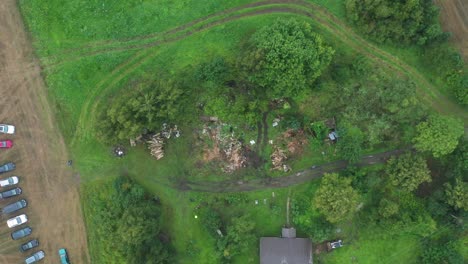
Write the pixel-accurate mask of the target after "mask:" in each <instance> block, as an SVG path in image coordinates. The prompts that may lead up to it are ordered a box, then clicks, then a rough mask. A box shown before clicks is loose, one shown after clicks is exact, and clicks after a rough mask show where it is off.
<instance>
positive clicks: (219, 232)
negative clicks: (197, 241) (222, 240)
mask: <svg viewBox="0 0 468 264" xmlns="http://www.w3.org/2000/svg"><path fill="white" fill-rule="evenodd" d="M216 233H218V235H219V236H220V237H223V233H222V232H221V230H219V229H216Z"/></svg>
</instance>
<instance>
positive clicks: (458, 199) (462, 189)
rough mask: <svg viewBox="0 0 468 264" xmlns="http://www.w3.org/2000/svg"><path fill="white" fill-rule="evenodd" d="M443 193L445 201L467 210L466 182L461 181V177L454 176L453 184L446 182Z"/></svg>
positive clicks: (467, 192)
mask: <svg viewBox="0 0 468 264" xmlns="http://www.w3.org/2000/svg"><path fill="white" fill-rule="evenodd" d="M445 195H446V197H447V203H448V204H450V205H451V206H453V207H455V209H462V210H465V211H468V182H465V181H463V180H462V179H461V178H456V179H455V184H454V185H453V186H452V184H450V183H446V184H445Z"/></svg>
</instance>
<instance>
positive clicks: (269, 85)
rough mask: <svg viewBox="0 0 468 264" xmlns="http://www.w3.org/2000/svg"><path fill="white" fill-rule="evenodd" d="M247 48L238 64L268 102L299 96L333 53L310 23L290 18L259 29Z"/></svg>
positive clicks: (324, 66) (325, 65)
mask: <svg viewBox="0 0 468 264" xmlns="http://www.w3.org/2000/svg"><path fill="white" fill-rule="evenodd" d="M250 45H251V47H250V48H249V49H248V50H247V53H246V54H244V56H242V58H241V60H240V64H241V66H242V67H243V68H244V69H245V70H246V71H247V76H248V78H249V79H250V80H251V81H253V82H254V83H255V84H257V85H259V86H260V87H261V88H262V89H263V93H265V94H267V96H268V97H269V98H271V99H273V98H281V97H295V96H300V95H302V94H303V93H304V92H305V90H306V88H307V87H310V84H311V83H312V82H313V81H314V80H315V79H316V78H317V77H319V76H320V75H321V73H322V71H323V70H324V69H325V68H326V67H327V66H328V64H329V63H330V61H331V59H332V56H333V53H334V50H333V49H332V48H331V47H329V46H327V45H326V44H325V43H324V41H323V40H322V37H321V36H320V35H318V34H316V33H314V32H313V31H312V27H311V25H310V24H308V23H304V22H299V21H296V20H293V19H291V20H278V21H277V22H275V23H273V24H272V25H269V26H266V27H264V28H262V29H260V30H259V31H257V32H256V33H255V34H254V35H253V36H252V38H251V39H250Z"/></svg>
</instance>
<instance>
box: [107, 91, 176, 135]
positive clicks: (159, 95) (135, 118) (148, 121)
mask: <svg viewBox="0 0 468 264" xmlns="http://www.w3.org/2000/svg"><path fill="white" fill-rule="evenodd" d="M181 95H182V91H181V90H180V89H178V88H177V87H175V86H174V85H173V84H172V83H169V82H165V83H163V82H159V83H158V82H156V83H152V84H150V85H147V84H146V83H142V84H139V85H138V86H137V87H136V88H135V89H134V90H131V91H129V92H127V93H126V94H124V95H121V96H119V97H117V98H116V99H114V100H112V101H111V103H110V106H109V108H108V109H107V111H105V112H104V113H103V116H102V117H101V119H102V122H101V123H100V125H99V135H100V138H101V139H102V140H103V141H107V142H115V141H119V140H128V139H130V138H135V137H137V136H138V135H140V134H141V133H143V132H145V131H154V130H156V129H158V128H159V127H160V126H161V124H162V123H164V122H170V121H173V120H174V119H175V117H176V116H177V114H178V111H179V108H180V102H179V100H180V98H181Z"/></svg>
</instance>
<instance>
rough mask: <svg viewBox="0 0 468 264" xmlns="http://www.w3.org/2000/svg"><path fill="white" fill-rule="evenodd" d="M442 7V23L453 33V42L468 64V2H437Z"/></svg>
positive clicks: (459, 0)
mask: <svg viewBox="0 0 468 264" xmlns="http://www.w3.org/2000/svg"><path fill="white" fill-rule="evenodd" d="M435 3H436V4H437V5H438V6H440V8H441V10H440V22H441V23H442V28H443V29H444V30H445V31H449V32H452V38H451V40H452V42H453V43H454V44H455V45H456V46H457V47H458V48H459V49H460V52H461V53H462V54H463V57H464V59H465V61H466V62H468V1H466V0H436V1H435Z"/></svg>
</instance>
